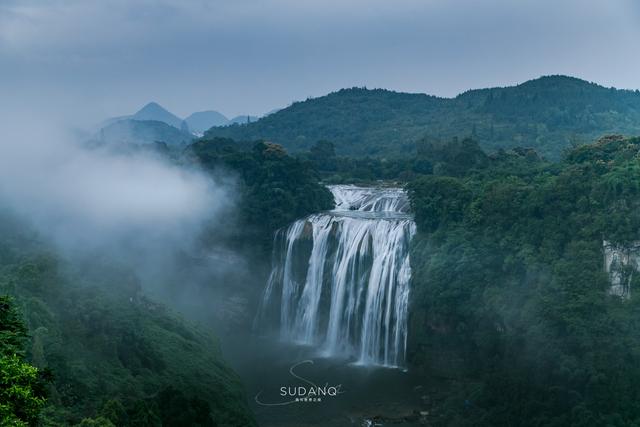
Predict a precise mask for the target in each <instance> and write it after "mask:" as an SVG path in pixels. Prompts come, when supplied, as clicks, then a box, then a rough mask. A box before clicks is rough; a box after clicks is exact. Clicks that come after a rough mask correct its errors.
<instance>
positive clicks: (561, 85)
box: [207, 76, 640, 158]
mask: <svg viewBox="0 0 640 427" xmlns="http://www.w3.org/2000/svg"><path fill="white" fill-rule="evenodd" d="M610 133H623V134H637V133H640V92H638V91H629V90H617V89H613V88H612V89H608V88H604V87H602V86H599V85H596V84H593V83H589V82H586V81H584V80H580V79H577V78H572V77H565V76H547V77H541V78H539V79H536V80H531V81H528V82H526V83H523V84H521V85H518V86H513V87H504V88H492V89H480V90H472V91H468V92H465V93H463V94H460V95H458V96H457V97H455V98H437V97H434V96H428V95H424V94H408V93H398V92H392V91H388V90H382V89H374V90H368V89H362V88H352V89H343V90H340V91H338V92H334V93H331V94H329V95H326V96H323V97H319V98H314V99H308V100H306V101H304V102H296V103H294V104H292V105H291V106H289V107H287V108H284V109H282V110H280V111H278V112H276V113H273V114H270V115H268V116H266V117H263V118H261V119H260V120H258V121H257V122H255V123H249V124H247V125H245V126H230V127H225V128H213V129H210V130H209V131H208V132H207V135H208V136H210V137H214V136H222V137H229V138H233V139H236V140H255V139H261V138H263V139H267V140H270V141H272V142H275V143H279V144H282V145H283V146H284V147H285V148H287V149H288V150H289V151H292V152H300V151H305V150H308V149H309V148H310V147H311V146H312V145H313V144H314V143H315V142H316V141H318V140H322V139H327V140H330V141H332V142H334V143H335V146H336V151H337V153H338V154H343V155H355V156H363V155H373V156H406V155H412V154H413V153H415V145H414V142H415V141H416V140H418V139H420V138H422V137H425V136H429V137H434V138H443V139H448V138H451V137H455V136H457V137H466V136H473V137H474V139H476V140H478V141H479V143H480V145H481V146H482V147H483V148H484V149H486V150H488V151H495V150H497V149H499V148H511V147H519V146H520V147H522V146H524V147H532V148H535V149H536V150H538V151H539V152H540V153H541V154H543V155H545V156H547V157H550V158H558V157H559V156H560V155H561V153H562V151H563V150H564V149H565V148H567V147H569V146H571V145H573V144H576V143H586V142H588V141H591V140H593V139H594V138H597V137H600V136H601V135H603V134H610Z"/></svg>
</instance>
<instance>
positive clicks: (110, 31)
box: [0, 0, 640, 122]
mask: <svg viewBox="0 0 640 427" xmlns="http://www.w3.org/2000/svg"><path fill="white" fill-rule="evenodd" d="M639 20H640V6H639V5H638V4H637V3H636V2H633V1H631V0H618V1H612V2H606V3H605V2H597V1H588V2H584V1H577V0H566V1H564V2H561V3H558V2H552V1H550V0H543V1H535V2H534V1H523V2H517V3H514V2H508V1H506V0H485V1H483V2H477V1H476V2H472V1H471V0H464V1H462V2H455V3H443V2H436V1H418V0H402V1H398V2H393V3H389V2H384V1H377V0H376V1H364V0H356V1H353V2H349V3H348V4H344V2H337V1H333V0H332V1H329V2H322V3H319V2H294V1H292V0H267V1H263V2H258V1H248V2H242V3H239V2H232V1H229V0H219V1H215V2H206V1H202V0H187V1H176V0H162V1H159V2H150V1H148V0H141V1H137V2H127V1H124V0H118V1H114V2H109V3H108V4H107V3H102V2H97V1H77V0H55V1H51V2H47V3H46V4H44V3H41V2H36V1H29V0H27V1H13V0H8V1H5V2H3V3H2V5H0V66H1V67H2V69H3V71H4V73H3V78H2V79H0V90H2V92H3V93H4V94H5V97H4V98H5V100H7V99H9V100H11V104H12V105H11V108H17V109H23V110H34V109H35V110H36V111H51V110H56V111H73V117H74V119H78V120H81V121H83V122H91V121H96V120H101V119H104V118H107V117H113V116H119V115H126V114H132V113H134V112H135V111H137V110H138V109H140V108H141V107H142V106H144V105H145V104H146V103H148V102H151V101H155V102H157V103H159V104H160V105H162V106H163V107H165V108H166V109H168V110H169V111H171V112H173V113H174V114H176V115H178V116H180V117H185V116H187V115H189V114H190V113H192V112H195V111H203V110H216V111H219V112H221V113H222V114H224V115H225V116H227V117H229V118H231V117H234V116H236V115H247V114H250V115H263V114H264V113H266V112H268V111H271V110H273V109H278V108H283V107H286V106H287V105H289V104H290V103H291V102H294V101H301V100H304V99H307V98H309V97H318V96H322V95H325V94H327V93H330V92H333V91H335V90H339V89H341V88H348V87H363V86H365V87H368V88H385V89H389V90H394V91H398V92H410V93H427V94H431V95H436V96H443V97H452V96H455V95H457V94H459V93H461V92H464V91H465V90H468V89H477V88H485V87H495V86H511V85H515V84H519V83H522V82H524V81H527V80H531V79H535V78H538V77H540V76H543V75H555V74H561V75H569V76H574V77H578V78H581V79H584V80H587V81H591V82H594V83H597V84H600V85H602V86H606V87H617V88H620V89H638V88H640V76H638V75H637V73H635V72H634V70H635V69H637V67H638V66H640V58H638V57H637V55H634V53H635V44H636V42H637V40H638V39H640V25H637V24H638V22H639ZM611 22H615V23H616V25H615V26H612V25H611ZM621 65H624V66H621ZM7 107H8V106H5V108H7ZM52 107H55V108H52ZM5 108H3V109H5Z"/></svg>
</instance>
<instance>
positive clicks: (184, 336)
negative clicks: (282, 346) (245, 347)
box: [0, 212, 254, 427]
mask: <svg viewBox="0 0 640 427" xmlns="http://www.w3.org/2000/svg"><path fill="white" fill-rule="evenodd" d="M3 294H8V295H11V296H13V298H14V299H13V302H9V303H8V302H6V301H5V299H2V300H0V316H2V317H3V319H2V320H3V322H2V326H1V327H0V349H1V350H2V360H1V364H0V367H1V370H0V376H1V377H0V396H2V395H4V394H6V393H12V394H13V393H14V392H12V391H11V390H12V387H14V386H16V385H17V384H21V386H22V387H23V388H24V389H26V390H27V391H29V389H31V394H30V395H28V396H26V397H30V399H26V398H25V400H26V401H27V402H31V403H30V404H29V405H25V404H22V403H21V404H18V405H15V406H16V407H17V408H18V409H16V410H15V411H13V412H14V413H15V414H17V415H18V416H19V419H21V420H22V421H24V422H26V423H28V424H29V425H34V424H33V423H34V422H35V421H34V420H35V419H37V412H38V410H39V409H41V411H40V412H41V414H40V418H39V419H40V422H41V424H42V425H51V426H58V425H82V426H104V427H108V426H114V425H115V426H160V425H164V426H186V425H193V426H198V425H199V426H239V425H247V426H251V425H254V421H253V418H252V416H251V414H250V412H249V409H248V407H247V403H246V396H245V395H244V392H243V389H242V387H241V385H240V382H239V379H238V378H237V376H236V375H235V374H234V373H233V372H232V371H231V370H230V368H228V367H227V365H226V364H225V363H224V362H223V360H222V356H221V352H220V349H219V345H218V343H217V341H216V339H215V338H214V337H212V336H211V334H210V333H209V332H207V331H205V330H203V329H202V328H201V327H197V326H194V325H192V324H191V323H189V322H187V321H185V320H183V319H181V318H180V317H178V316H177V315H176V314H174V313H172V311H171V310H169V309H168V308H166V307H164V306H162V305H160V304H157V303H155V302H153V301H152V300H150V299H148V298H146V297H145V296H144V294H143V293H142V291H141V288H140V284H139V282H138V280H137V279H136V276H135V273H134V272H133V271H131V270H129V269H127V268H124V267H122V266H118V265H115V264H113V263H112V262H110V261H109V260H108V259H100V258H96V259H93V260H92V262H91V263H90V265H78V264H76V263H73V264H72V263H69V262H67V261H65V259H63V258H61V257H60V256H59V255H57V254H56V252H55V251H54V250H53V248H52V247H50V246H49V245H48V244H45V243H44V242H43V241H42V240H41V239H40V238H39V237H38V236H37V235H36V234H35V233H33V232H32V231H30V229H29V227H28V226H27V225H25V224H24V223H22V222H20V221H18V220H16V219H15V218H14V217H13V216H12V215H10V214H8V213H6V212H5V213H3V215H2V218H1V221H0V295H3ZM8 304H11V307H12V308H11V309H10V308H8V307H9V305H8ZM14 306H15V307H14ZM16 310H17V311H16ZM17 312H19V313H21V316H19V315H18V314H17ZM6 313H9V314H6ZM9 315H10V316H9ZM7 317H11V318H12V319H14V320H13V321H12V323H13V325H14V326H13V327H12V328H11V329H8V322H5V319H6V318H7ZM19 317H22V318H23V320H24V324H25V325H26V329H24V328H22V327H21V326H20V324H19V323H20V322H21V320H20V319H19ZM27 332H28V335H29V336H28V339H22V335H24V333H27ZM16 337H17V338H16ZM16 340H17V341H16ZM18 344H21V345H23V346H24V347H23V349H24V350H25V351H24V352H23V354H24V355H25V356H26V361H28V362H29V363H30V364H32V365H33V366H35V368H32V367H30V365H25V364H24V362H23V361H22V359H21V358H20V357H19V355H20V354H21V351H20V350H21V348H17V347H18ZM7 346H9V350H7ZM11 346H12V347H11ZM13 354H17V355H18V357H14V356H13ZM36 368H37V369H38V370H39V371H40V372H42V373H46V374H47V375H48V378H40V377H42V376H43V375H41V374H38V371H36V370H35V369H36ZM14 371H16V372H18V373H20V375H22V376H23V377H24V380H20V381H17V380H16V378H19V377H17V376H16V375H14ZM7 378H11V380H10V381H7ZM45 380H47V382H44V381H45ZM45 392H46V395H47V399H46V403H45V404H43V403H42V402H41V401H36V400H34V398H38V399H40V398H41V397H42V396H44V394H45ZM4 405H5V404H4V401H3V402H1V404H0V411H7V413H9V412H12V408H11V407H9V408H7V407H5V406H4ZM0 413H3V412H0ZM7 419H9V418H7ZM0 424H2V423H0ZM2 425H21V424H19V423H18V424H11V423H10V422H9V424H2ZM24 425H27V424H24Z"/></svg>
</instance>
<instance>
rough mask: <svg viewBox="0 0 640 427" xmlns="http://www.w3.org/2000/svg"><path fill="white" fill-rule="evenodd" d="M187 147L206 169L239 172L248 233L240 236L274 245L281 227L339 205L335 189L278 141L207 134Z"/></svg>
mask: <svg viewBox="0 0 640 427" xmlns="http://www.w3.org/2000/svg"><path fill="white" fill-rule="evenodd" d="M187 153H188V154H189V155H191V156H194V157H195V159H196V161H198V162H199V163H200V164H201V165H202V166H203V167H205V168H206V169H209V170H211V171H215V170H217V169H219V168H226V169H228V170H231V171H233V172H235V173H236V174H238V175H239V177H240V181H241V183H240V184H241V186H240V206H239V207H238V213H239V215H240V218H239V221H240V224H239V225H240V226H241V228H242V235H241V236H239V235H234V236H233V239H234V240H250V241H251V242H252V243H253V244H255V243H258V244H259V245H261V246H263V247H268V246H269V245H270V244H271V240H272V238H273V232H274V231H275V230H277V229H278V228H280V227H284V226H285V225H287V224H289V223H291V222H292V221H294V220H295V219H297V218H301V217H304V216H306V215H308V214H310V213H313V212H318V211H321V210H326V209H330V208H332V207H333V197H332V195H331V193H330V192H329V190H327V189H326V188H325V187H324V186H322V185H320V184H319V183H318V177H317V176H316V174H315V173H314V170H313V168H312V167H311V165H310V164H309V163H307V162H304V161H301V160H299V159H296V158H293V157H291V156H289V155H287V153H286V151H285V150H284V149H283V148H282V147H281V146H279V145H277V144H271V143H267V142H256V143H236V142H234V141H232V140H229V139H224V138H213V139H206V138H205V139H201V140H199V141H197V142H195V143H194V144H192V145H191V146H189V148H188V151H187Z"/></svg>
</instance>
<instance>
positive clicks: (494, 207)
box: [409, 138, 640, 426]
mask: <svg viewBox="0 0 640 427" xmlns="http://www.w3.org/2000/svg"><path fill="white" fill-rule="evenodd" d="M639 152H640V139H637V138H636V139H624V138H605V139H602V140H600V141H598V142H597V143H595V144H591V145H588V146H583V147H579V148H576V149H575V150H573V151H571V152H570V153H568V154H567V156H566V157H565V160H564V161H563V162H561V163H560V164H556V165H550V164H544V163H541V162H539V161H537V160H535V158H534V156H532V155H531V153H520V154H518V153H513V154H506V153H502V154H500V155H499V156H497V157H494V158H493V159H492V161H491V164H490V166H489V167H488V168H485V169H483V170H481V171H473V172H472V173H469V174H467V175H466V176H463V177H460V178H456V179H454V178H443V177H431V178H422V179H420V180H418V181H416V182H413V183H411V184H410V185H409V189H410V193H409V194H410V198H411V202H412V206H414V209H415V211H416V222H417V225H418V231H419V233H418V235H417V236H416V238H415V240H414V242H413V247H412V253H411V262H412V271H413V293H412V301H411V304H412V307H413V308H412V316H411V328H410V330H411V337H410V339H409V343H410V345H411V347H412V348H411V350H410V358H411V360H412V363H413V364H414V366H416V367H417V368H421V369H424V370H426V371H429V372H431V373H432V374H438V375H444V376H449V377H451V378H456V381H454V382H452V385H451V390H450V393H449V394H448V398H447V399H446V401H445V403H444V411H445V413H444V417H443V420H446V421H442V422H441V423H440V424H441V425H453V426H500V425H522V426H541V425H544V426H591V425H612V426H614V425H615V426H635V425H638V423H640V406H639V405H638V402H639V401H640V389H639V388H638V387H637V384H638V383H639V382H640V336H639V335H638V334H637V331H638V328H640V311H639V308H640V302H639V301H638V298H637V296H635V297H634V296H633V295H634V293H633V290H632V298H631V299H630V300H623V299H620V298H619V297H616V296H613V295H609V294H608V292H607V290H608V286H609V282H608V277H607V275H606V274H605V273H604V271H603V267H602V256H603V253H602V241H603V238H604V239H606V240H609V241H612V242H613V243H615V244H619V245H624V244H628V243H629V242H632V241H637V240H639V239H640V222H639V220H640V210H639V209H638V203H639V202H640V198H639V197H638V196H639V193H638V180H640V169H639V168H638V167H637V165H638V153H639ZM518 165H519V166H518ZM459 194H464V196H463V197H462V199H463V200H464V204H463V203H459V204H456V203H455V201H456V198H457V197H459V196H458V195H459ZM452 203H453V204H454V208H451V207H450V205H451V204H452ZM461 206H464V207H461ZM634 283H637V282H634ZM440 424H438V425H440Z"/></svg>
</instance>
